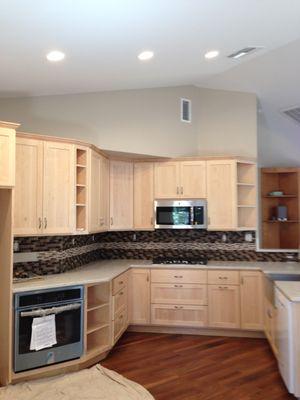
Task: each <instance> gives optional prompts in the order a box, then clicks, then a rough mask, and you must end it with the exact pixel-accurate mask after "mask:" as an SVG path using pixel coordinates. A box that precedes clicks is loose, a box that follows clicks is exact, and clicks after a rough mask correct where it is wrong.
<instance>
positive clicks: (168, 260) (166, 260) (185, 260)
mask: <svg viewBox="0 0 300 400" xmlns="http://www.w3.org/2000/svg"><path fill="white" fill-rule="evenodd" d="M152 263H153V264H173V265H174V264H180V265H189V264H190V265H191V264H192V265H206V264H207V259H206V258H196V257H180V258H179V257H156V258H153V260H152Z"/></svg>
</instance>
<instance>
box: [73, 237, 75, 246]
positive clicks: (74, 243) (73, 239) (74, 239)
mask: <svg viewBox="0 0 300 400" xmlns="http://www.w3.org/2000/svg"><path fill="white" fill-rule="evenodd" d="M74 245H75V238H72V246H74Z"/></svg>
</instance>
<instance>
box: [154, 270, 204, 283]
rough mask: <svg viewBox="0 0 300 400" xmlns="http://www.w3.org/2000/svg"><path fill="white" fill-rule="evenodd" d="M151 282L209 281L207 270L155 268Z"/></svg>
mask: <svg viewBox="0 0 300 400" xmlns="http://www.w3.org/2000/svg"><path fill="white" fill-rule="evenodd" d="M151 282H157V283H207V271H206V270H196V269H153V270H152V271H151Z"/></svg>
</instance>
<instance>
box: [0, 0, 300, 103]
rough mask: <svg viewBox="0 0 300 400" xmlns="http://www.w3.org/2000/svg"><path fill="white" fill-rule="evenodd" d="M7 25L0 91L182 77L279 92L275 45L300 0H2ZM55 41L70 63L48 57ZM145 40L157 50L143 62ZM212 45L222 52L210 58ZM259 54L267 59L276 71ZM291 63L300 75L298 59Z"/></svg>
mask: <svg viewBox="0 0 300 400" xmlns="http://www.w3.org/2000/svg"><path fill="white" fill-rule="evenodd" d="M0 26H1V34H0V49H1V64H0V65H1V67H0V68H1V74H0V96H1V97H11V96H16V97H20V96H35V95H46V94H66V93H81V92H91V91H93V92H95V91H102V90H117V89H133V88H145V87H159V86H174V85H182V84H184V85H187V84H200V85H201V84H203V85H206V86H209V85H212V86H218V85H220V86H224V87H226V88H230V89H231V88H233V89H234V88H235V89H236V90H249V91H253V92H258V93H266V94H268V96H276V97H278V93H281V90H280V87H278V86H277V85H274V82H276V83H277V82H278V74H281V68H280V67H279V64H278V60H277V59H276V57H275V58H273V61H272V56H271V54H276V53H273V52H274V51H275V52H276V51H277V49H280V48H284V46H286V45H288V44H289V43H291V42H293V41H296V40H297V39H300V2H299V0H284V1H279V0H209V1H200V0H135V1H134V0H106V1H101V0H76V1H75V0H43V1H36V0H26V1H20V0H10V1H6V2H1V4H0ZM253 45H254V46H263V47H264V48H263V49H262V50H260V51H258V52H257V53H254V54H253V55H250V56H247V57H245V58H244V59H240V60H231V59H228V58H227V57H226V56H227V55H228V54H230V53H232V52H234V51H236V50H239V49H241V48H243V47H245V46H253ZM298 45H299V43H298ZM53 49H58V50H62V51H64V52H65V53H66V58H65V60H64V61H63V62H61V63H57V64H51V63H49V62H48V61H47V60H46V59H45V55H46V53H47V52H48V51H50V50H53ZM146 49H151V50H153V51H154V53H155V57H154V58H153V59H152V60H151V61H148V62H140V61H139V60H138V59H137V54H138V53H140V52H141V51H142V50H146ZM211 49H218V50H219V51H220V57H219V58H218V59H214V60H210V61H207V60H205V59H204V57H203V55H204V53H205V52H206V51H208V50H211ZM279 51H281V50H279ZM269 54H270V57H271V58H266V57H268V55H269ZM279 54H280V53H279ZM282 54H284V50H283V53H282ZM298 54H299V47H298ZM285 55H287V54H285ZM288 57H289V55H288ZM261 60H269V61H268V62H269V63H271V67H272V68H271V73H270V70H269V69H268V65H269V64H268V63H267V62H266V61H261ZM280 61H281V60H280ZM297 62H298V66H299V57H298V60H297ZM272 63H275V66H274V65H273V64H272ZM290 70H291V71H290ZM287 72H289V73H290V72H291V73H292V74H293V75H295V74H294V72H295V71H294V69H293V65H292V64H291V65H290V68H289V70H288V71H287ZM289 75H290V74H289ZM265 78H266V79H265ZM284 78H285V81H286V80H288V79H289V76H287V77H284ZM285 81H284V82H285ZM272 82H273V83H272ZM271 86H272V87H271ZM290 100H292V99H287V101H288V102H289V101H290ZM295 100H297V99H295ZM285 103H286V102H285Z"/></svg>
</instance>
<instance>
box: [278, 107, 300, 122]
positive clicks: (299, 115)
mask: <svg viewBox="0 0 300 400" xmlns="http://www.w3.org/2000/svg"><path fill="white" fill-rule="evenodd" d="M282 112H283V114H284V115H286V116H288V117H289V118H291V119H292V120H293V121H294V122H296V123H297V124H299V125H300V106H297V107H293V108H289V109H288V110H283V111H282Z"/></svg>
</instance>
